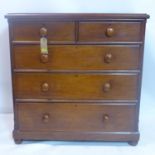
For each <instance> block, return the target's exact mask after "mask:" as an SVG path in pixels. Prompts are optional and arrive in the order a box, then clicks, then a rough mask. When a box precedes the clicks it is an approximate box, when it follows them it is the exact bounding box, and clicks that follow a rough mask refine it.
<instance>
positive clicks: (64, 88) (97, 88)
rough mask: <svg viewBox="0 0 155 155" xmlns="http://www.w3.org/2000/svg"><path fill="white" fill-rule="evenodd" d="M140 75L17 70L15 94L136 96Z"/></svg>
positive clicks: (44, 96)
mask: <svg viewBox="0 0 155 155" xmlns="http://www.w3.org/2000/svg"><path fill="white" fill-rule="evenodd" d="M138 80H139V76H138V75H135V74H133V75H124V74H122V75H117V74H116V75H109V74H97V73H92V74H87V73H81V74H80V73H77V74H76V73H57V74H55V73H16V74H14V92H15V93H14V94H15V97H16V98H43V99H125V100H128V99H131V100H135V99H137V92H138Z"/></svg>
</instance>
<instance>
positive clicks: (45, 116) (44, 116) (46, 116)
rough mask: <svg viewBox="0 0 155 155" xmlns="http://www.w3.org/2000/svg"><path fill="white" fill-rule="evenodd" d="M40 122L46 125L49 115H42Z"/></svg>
mask: <svg viewBox="0 0 155 155" xmlns="http://www.w3.org/2000/svg"><path fill="white" fill-rule="evenodd" d="M42 120H43V122H44V123H47V122H48V121H49V114H44V115H43V117H42Z"/></svg>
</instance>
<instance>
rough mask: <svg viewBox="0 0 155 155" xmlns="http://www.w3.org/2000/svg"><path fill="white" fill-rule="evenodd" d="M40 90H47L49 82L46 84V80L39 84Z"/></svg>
mask: <svg viewBox="0 0 155 155" xmlns="http://www.w3.org/2000/svg"><path fill="white" fill-rule="evenodd" d="M41 90H42V91H43V92H47V91H48V90H49V84H48V83H47V82H45V83H43V84H42V85H41Z"/></svg>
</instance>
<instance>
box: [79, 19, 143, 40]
mask: <svg viewBox="0 0 155 155" xmlns="http://www.w3.org/2000/svg"><path fill="white" fill-rule="evenodd" d="M140 40H142V39H141V23H140V22H134V23H132V22H81V23H80V26H79V41H86V42H102V41H105V42H115V41H116V42H120V41H131V42H134V41H140Z"/></svg>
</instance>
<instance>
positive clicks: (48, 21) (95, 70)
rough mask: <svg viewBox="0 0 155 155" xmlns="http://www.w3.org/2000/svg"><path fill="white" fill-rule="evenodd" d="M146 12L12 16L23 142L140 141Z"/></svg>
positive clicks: (17, 126) (18, 129)
mask: <svg viewBox="0 0 155 155" xmlns="http://www.w3.org/2000/svg"><path fill="white" fill-rule="evenodd" d="M148 17H149V16H148V15H146V14H8V15H6V18H7V19H8V22H9V33H10V51H11V52H10V53H11V65H12V88H13V103H14V104H13V105H14V131H13V137H14V140H15V142H16V143H20V142H21V141H22V140H80V141H87V140H93V141H125V142H128V143H129V144H131V145H136V144H137V142H138V140H139V130H138V117H139V104H140V91H141V78H142V62H143V48H144V34H145V24H146V19H147V18H148Z"/></svg>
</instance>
